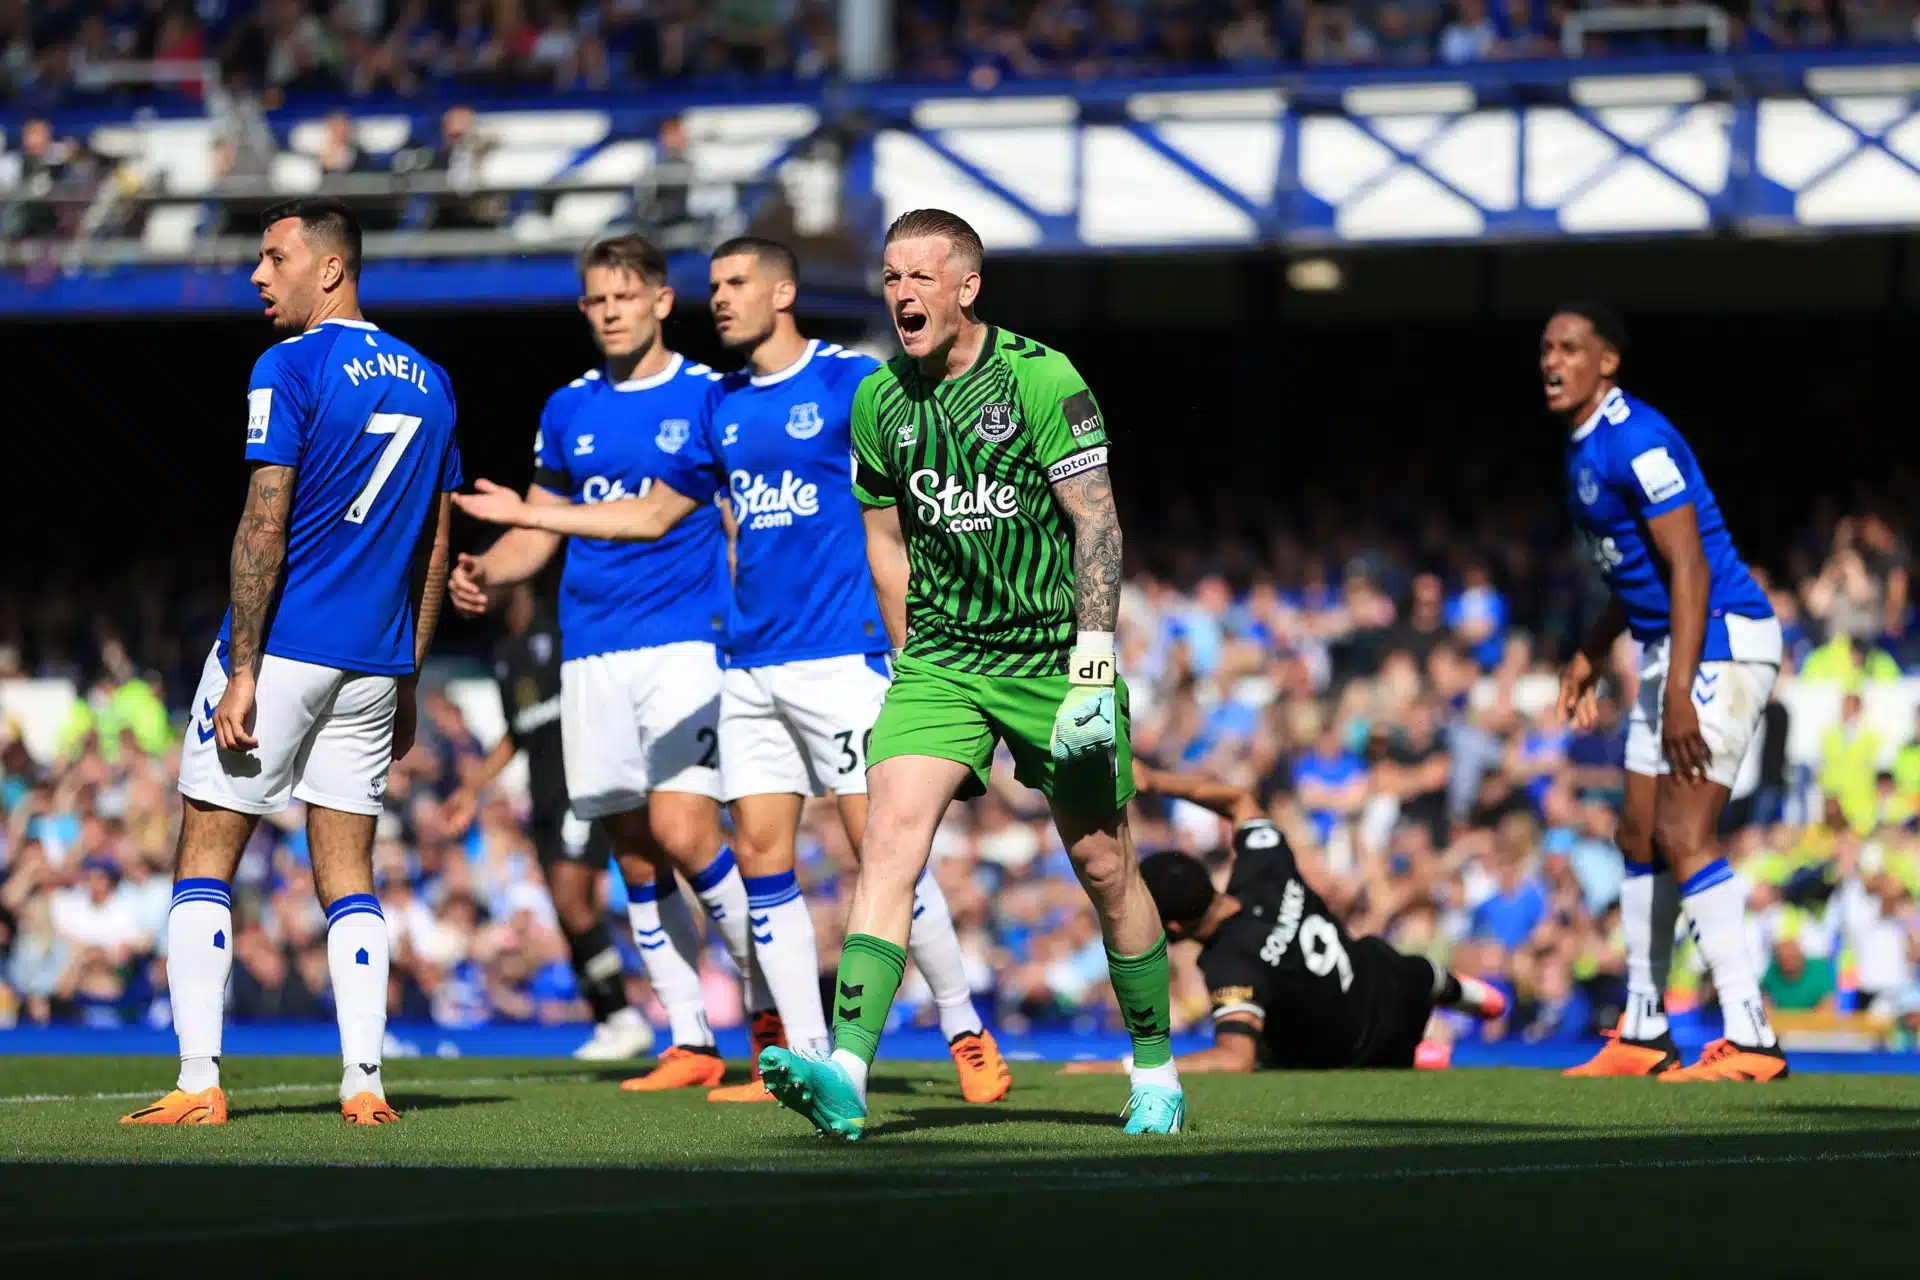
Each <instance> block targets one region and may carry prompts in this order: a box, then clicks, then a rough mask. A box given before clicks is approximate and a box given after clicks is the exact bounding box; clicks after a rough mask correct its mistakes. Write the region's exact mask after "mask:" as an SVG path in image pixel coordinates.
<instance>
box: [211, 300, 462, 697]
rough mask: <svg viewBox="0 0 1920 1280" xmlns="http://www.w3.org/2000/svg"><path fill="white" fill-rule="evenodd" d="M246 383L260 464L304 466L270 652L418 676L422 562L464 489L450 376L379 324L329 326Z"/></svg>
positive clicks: (300, 340) (225, 631) (293, 343)
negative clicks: (418, 559) (447, 505)
mask: <svg viewBox="0 0 1920 1280" xmlns="http://www.w3.org/2000/svg"><path fill="white" fill-rule="evenodd" d="M247 388H248V390H247V459H248V460H249V461H251V462H257V463H267V464H272V465H276V466H287V467H293V468H295V480H294V489H293V508H292V512H291V514H290V518H289V521H288V528H287V563H286V572H285V578H284V582H283V585H282V588H281V592H280V601H279V604H278V606H277V607H276V608H275V610H274V612H273V614H272V616H270V617H269V618H268V620H267V626H266V632H267V634H266V635H265V636H264V637H262V641H263V645H262V647H263V651H264V652H266V653H271V654H274V655H276V656H279V657H283V658H293V659H296V660H298V661H301V662H314V663H319V664H321V665H323V666H328V667H335V668H338V669H340V670H343V671H363V672H368V673H371V674H375V675H406V674H408V673H410V672H412V671H413V669H414V665H413V642H414V635H413V633H414V612H413V565H414V556H415V553H416V552H417V551H418V550H419V549H420V545H421V539H422V537H423V535H424V536H431V535H430V533H429V531H428V526H429V523H430V522H431V521H432V519H433V517H434V514H435V512H436V511H437V510H438V505H439V498H440V494H441V493H443V492H446V491H448V490H453V489H458V488H459V487H460V486H461V484H462V483H463V478H462V476H461V473H460V446H459V444H458V442H457V441H456V440H455V439H454V422H455V419H456V416H457V415H456V411H455V407H454V400H453V387H452V385H451V384H450V383H449V382H448V381H447V375H446V374H445V373H444V372H442V371H441V369H440V366H439V365H436V364H435V363H433V361H431V360H429V359H427V358H426V357H425V356H423V355H421V354H420V353H419V352H418V351H415V350H414V349H413V348H412V347H410V346H408V345H407V344H406V343H404V342H402V341H400V340H399V339H398V338H396V337H394V336H393V335H391V334H389V333H385V332H383V331H382V330H381V329H380V328H379V327H378V326H377V325H374V324H371V323H369V322H367V321H365V320H328V321H325V322H323V323H321V324H319V325H316V326H314V327H313V328H312V329H309V330H307V332H305V333H303V334H301V335H299V336H298V337H294V338H288V339H287V340H286V341H285V342H282V343H279V344H278V345H276V346H273V347H270V348H268V350H267V352H266V354H264V355H262V356H261V357H260V359H259V360H258V361H256V362H255V364H254V366H253V377H252V379H251V380H250V381H249V382H248V383H247ZM232 622H233V614H232V611H231V610H229V611H228V614H227V617H226V619H225V620H224V621H223V622H222V623H221V624H220V642H221V648H222V654H223V660H224V653H225V646H226V644H227V642H228V640H229V637H230V634H231V627H232Z"/></svg>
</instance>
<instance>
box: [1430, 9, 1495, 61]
mask: <svg viewBox="0 0 1920 1280" xmlns="http://www.w3.org/2000/svg"><path fill="white" fill-rule="evenodd" d="M1498 40H1499V32H1498V31H1497V30H1496V29H1495V28H1494V25H1493V19H1492V18H1491V17H1489V16H1488V14H1487V6H1486V0H1454V3H1453V18H1452V20H1451V21H1450V22H1448V23H1447V25H1446V27H1445V28H1444V29H1443V30H1442V31H1441V32H1440V44H1439V53H1440V61H1442V62H1444V63H1446V64H1447V65H1448V66H1452V67H1458V66H1463V65H1465V64H1466V63H1469V62H1485V61H1486V60H1487V59H1488V58H1491V57H1492V56H1493V52H1494V46H1495V44H1496V43H1497V42H1498Z"/></svg>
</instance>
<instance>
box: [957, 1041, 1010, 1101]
mask: <svg viewBox="0 0 1920 1280" xmlns="http://www.w3.org/2000/svg"><path fill="white" fill-rule="evenodd" d="M947 1052H949V1053H951V1054H952V1055H953V1065H954V1066H956V1067H958V1068H959V1069H960V1096H961V1097H963V1098H965V1099H966V1100H967V1101H968V1102H998V1101H1000V1099H1002V1098H1004V1097H1006V1096H1007V1090H1009V1089H1011V1088H1013V1072H1011V1071H1009V1070H1007V1060H1006V1059H1005V1058H1003V1057H1001V1056H1000V1046H999V1045H997V1044H995V1043H994V1042H993V1032H991V1031H985V1030H982V1031H962V1032H961V1033H960V1034H959V1035H957V1036H955V1037H954V1038H953V1039H951V1040H949V1041H947Z"/></svg>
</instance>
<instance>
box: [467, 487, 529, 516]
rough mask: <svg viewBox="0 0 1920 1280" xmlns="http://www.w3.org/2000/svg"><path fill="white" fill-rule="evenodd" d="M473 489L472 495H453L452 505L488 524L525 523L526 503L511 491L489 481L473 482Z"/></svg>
mask: <svg viewBox="0 0 1920 1280" xmlns="http://www.w3.org/2000/svg"><path fill="white" fill-rule="evenodd" d="M473 488H474V492H472V493H456V494H454V495H453V505H454V506H456V507H459V508H460V509H461V510H462V511H464V512H466V513H467V514H468V515H470V516H472V517H473V518H474V519H475V520H485V521H486V522H487V523H488V524H511V525H520V524H525V523H526V517H527V501H526V499H525V498H522V497H521V496H520V495H519V494H517V493H515V492H514V491H513V490H511V489H509V488H507V487H506V486H505V485H498V484H495V483H494V482H493V481H491V480H475V481H474V482H473Z"/></svg>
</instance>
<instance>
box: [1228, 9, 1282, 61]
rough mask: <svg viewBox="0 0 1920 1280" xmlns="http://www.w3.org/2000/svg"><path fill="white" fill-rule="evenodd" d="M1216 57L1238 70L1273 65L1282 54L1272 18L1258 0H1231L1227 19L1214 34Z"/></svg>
mask: <svg viewBox="0 0 1920 1280" xmlns="http://www.w3.org/2000/svg"><path fill="white" fill-rule="evenodd" d="M1213 52H1214V56H1215V57H1217V58H1218V59H1219V60H1220V65H1221V66H1223V67H1226V68H1228V69H1230V70H1235V71H1257V70H1263V69H1265V68H1267V67H1271V66H1272V65H1273V64H1274V61H1275V60H1276V58H1277V57H1278V56H1279V46H1278V45H1277V44H1276V43H1275V41H1274V37H1273V19H1272V18H1271V17H1270V16H1269V15H1268V13H1267V11H1266V9H1265V8H1264V7H1263V6H1262V5H1261V4H1260V2H1259V0H1232V2H1231V3H1230V4H1229V5H1228V9H1227V16H1226V20H1225V21H1224V22H1222V23H1221V24H1220V26H1219V27H1218V28H1217V29H1215V31H1214V35H1213Z"/></svg>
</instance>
